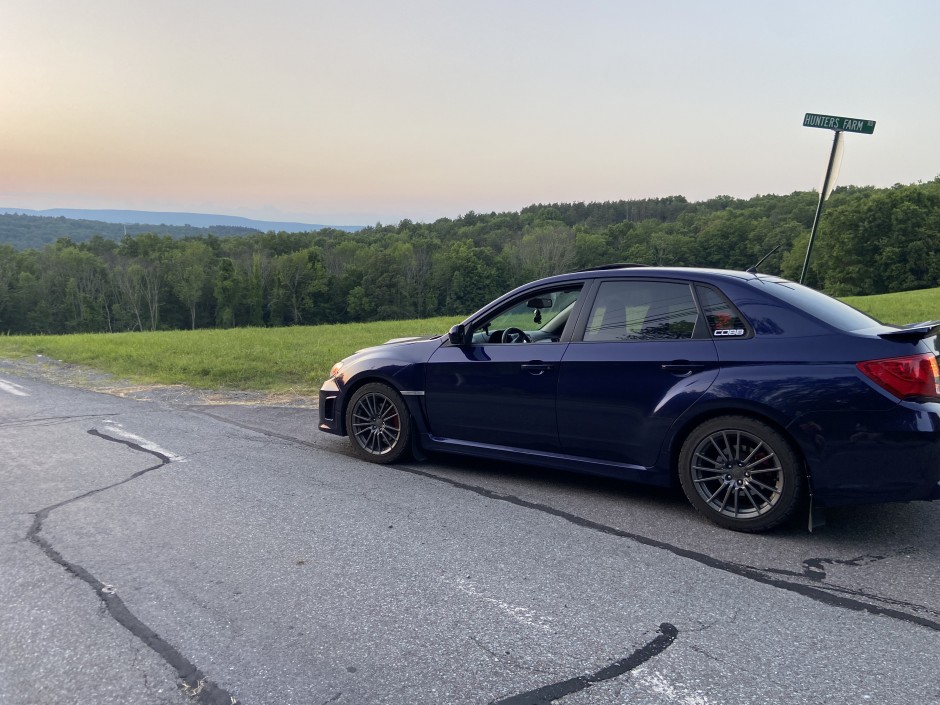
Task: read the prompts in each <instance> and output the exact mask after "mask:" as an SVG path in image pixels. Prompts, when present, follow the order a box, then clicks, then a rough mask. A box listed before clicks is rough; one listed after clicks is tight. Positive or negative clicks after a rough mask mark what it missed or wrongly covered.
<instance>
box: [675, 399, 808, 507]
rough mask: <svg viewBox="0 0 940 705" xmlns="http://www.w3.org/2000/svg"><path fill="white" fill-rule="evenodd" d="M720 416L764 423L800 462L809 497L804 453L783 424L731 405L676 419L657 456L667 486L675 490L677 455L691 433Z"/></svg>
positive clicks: (755, 409)
mask: <svg viewBox="0 0 940 705" xmlns="http://www.w3.org/2000/svg"><path fill="white" fill-rule="evenodd" d="M722 416H744V417H746V418H749V419H753V420H754V421H760V422H761V423H765V424H767V425H768V426H770V427H771V428H772V429H774V430H775V431H776V432H777V433H779V434H780V435H781V436H783V438H784V439H785V440H786V441H787V442H788V443H789V444H790V447H791V448H792V449H793V452H794V453H795V454H796V456H797V458H798V459H799V461H800V467H801V468H802V470H803V477H804V478H805V480H806V486H807V489H808V490H809V492H810V494H812V491H813V478H812V473H811V472H810V466H809V463H808V462H807V458H806V453H805V452H804V449H803V448H802V446H801V445H800V443H799V441H798V440H797V439H796V438H795V437H794V435H793V434H792V433H791V432H790V431H789V430H788V428H787V423H786V421H785V420H784V419H782V418H781V417H780V415H779V414H778V413H776V412H775V411H774V410H773V409H771V408H770V407H765V406H762V405H757V404H746V405H744V404H742V405H732V406H729V405H727V404H721V405H709V406H707V407H703V408H701V409H698V410H697V413H695V414H691V415H689V416H688V417H683V418H680V419H678V420H677V421H676V425H675V426H674V427H673V429H672V433H671V435H670V437H669V439H668V441H667V442H666V444H665V446H664V449H663V451H662V453H661V454H660V463H661V466H662V465H665V469H666V470H667V472H668V473H669V480H670V483H672V484H674V485H675V486H676V487H678V486H679V454H680V452H681V451H682V446H683V444H684V443H685V441H686V439H687V438H688V437H689V436H690V435H691V433H692V432H693V431H694V430H695V429H696V428H698V427H699V426H701V425H702V424H703V423H706V422H707V421H711V420H712V419H717V418H720V417H722Z"/></svg>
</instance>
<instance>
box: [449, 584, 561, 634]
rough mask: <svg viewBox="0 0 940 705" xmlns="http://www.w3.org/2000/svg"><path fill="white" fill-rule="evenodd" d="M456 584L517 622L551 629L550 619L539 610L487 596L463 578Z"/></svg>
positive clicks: (546, 629) (468, 593) (460, 588)
mask: <svg viewBox="0 0 940 705" xmlns="http://www.w3.org/2000/svg"><path fill="white" fill-rule="evenodd" d="M456 585H457V589H458V590H460V591H461V592H463V593H466V594H467V595H471V596H472V597H478V598H480V599H481V600H484V601H486V602H489V603H490V604H491V605H493V606H494V607H497V608H498V609H499V610H501V611H503V612H505V613H506V614H508V615H509V616H510V617H512V618H513V619H514V620H516V621H517V622H522V623H523V624H525V625H526V626H529V627H535V628H537V629H543V630H545V631H551V626H549V624H547V622H548V621H550V620H548V619H546V618H545V617H543V616H542V615H540V614H539V613H538V612H535V611H533V610H530V609H529V608H527V607H519V606H517V605H511V604H509V603H508V602H503V601H502V600H497V599H496V598H495V597H487V596H486V595H484V594H483V593H481V592H480V591H479V590H478V589H477V587H476V586H475V585H474V584H473V583H471V582H469V581H468V580H465V579H463V578H461V579H460V580H458V581H457V583H456Z"/></svg>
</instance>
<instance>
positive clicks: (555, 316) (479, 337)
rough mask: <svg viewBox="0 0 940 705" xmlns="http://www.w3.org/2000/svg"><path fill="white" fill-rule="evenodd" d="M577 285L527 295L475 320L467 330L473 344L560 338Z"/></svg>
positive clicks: (573, 301) (577, 289)
mask: <svg viewBox="0 0 940 705" xmlns="http://www.w3.org/2000/svg"><path fill="white" fill-rule="evenodd" d="M580 292H581V285H580V284H579V285H577V286H572V285H571V284H568V285H566V286H565V287H563V288H559V289H550V290H546V291H540V292H538V293H536V294H531V293H530V294H527V295H526V296H524V297H522V298H519V299H517V300H516V301H514V302H512V303H511V304H509V306H507V307H505V308H503V309H501V310H500V311H499V312H498V313H497V314H496V315H495V316H492V317H491V318H488V319H486V320H485V321H482V322H480V323H477V324H476V325H475V326H474V328H473V330H472V331H471V340H472V342H473V344H475V345H481V344H492V343H546V342H548V343H551V342H558V341H559V340H561V336H562V334H563V332H564V329H565V326H566V325H567V324H568V321H569V319H570V318H571V313H572V311H573V310H574V307H575V303H576V302H577V300H578V294H579V293H580Z"/></svg>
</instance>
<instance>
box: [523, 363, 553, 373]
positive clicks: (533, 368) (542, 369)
mask: <svg viewBox="0 0 940 705" xmlns="http://www.w3.org/2000/svg"><path fill="white" fill-rule="evenodd" d="M552 367H553V366H552V365H549V364H547V363H545V362H525V363H523V365H522V369H523V371H525V372H528V373H529V374H530V375H534V376H536V377H538V376H539V375H541V374H544V373H546V372H548V371H549V370H551V369H552Z"/></svg>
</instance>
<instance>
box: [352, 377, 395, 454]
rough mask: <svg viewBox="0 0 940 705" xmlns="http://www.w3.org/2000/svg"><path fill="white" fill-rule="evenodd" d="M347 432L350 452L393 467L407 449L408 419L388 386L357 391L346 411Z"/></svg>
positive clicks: (377, 385) (369, 386) (382, 385)
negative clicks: (350, 447)
mask: <svg viewBox="0 0 940 705" xmlns="http://www.w3.org/2000/svg"><path fill="white" fill-rule="evenodd" d="M346 432H347V433H348V434H349V440H350V441H351V442H352V447H353V450H354V451H355V452H356V455H358V456H359V457H360V458H362V459H363V460H368V461H369V462H370V463H380V464H383V465H384V464H385V463H394V462H395V461H396V460H398V459H400V458H401V457H402V456H403V455H404V454H405V453H406V452H407V451H408V448H409V444H410V442H411V416H410V415H409V414H408V407H407V406H406V405H405V401H404V399H402V398H401V395H400V394H399V393H398V392H396V391H395V390H394V389H392V388H391V387H390V386H388V385H387V384H382V383H381V382H372V383H370V384H366V385H363V386H362V387H360V388H359V389H357V390H356V391H355V392H354V393H353V395H352V398H351V399H350V400H349V404H348V405H347V407H346Z"/></svg>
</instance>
